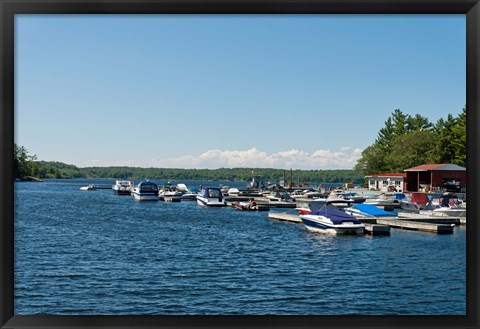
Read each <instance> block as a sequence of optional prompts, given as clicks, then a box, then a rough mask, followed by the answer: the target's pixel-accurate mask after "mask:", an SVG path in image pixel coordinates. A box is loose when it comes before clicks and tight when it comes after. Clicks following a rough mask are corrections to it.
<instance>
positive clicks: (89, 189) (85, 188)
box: [80, 184, 97, 191]
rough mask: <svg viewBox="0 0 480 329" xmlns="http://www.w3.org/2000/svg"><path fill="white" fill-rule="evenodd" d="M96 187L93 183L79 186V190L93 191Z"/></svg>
mask: <svg viewBox="0 0 480 329" xmlns="http://www.w3.org/2000/svg"><path fill="white" fill-rule="evenodd" d="M96 189H97V186H96V185H95V184H90V185H87V186H82V187H80V191H95V190H96Z"/></svg>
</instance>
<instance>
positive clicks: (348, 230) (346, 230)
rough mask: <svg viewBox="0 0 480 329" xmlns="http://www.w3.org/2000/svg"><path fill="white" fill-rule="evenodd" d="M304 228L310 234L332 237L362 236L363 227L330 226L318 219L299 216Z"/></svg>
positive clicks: (355, 225)
mask: <svg viewBox="0 0 480 329" xmlns="http://www.w3.org/2000/svg"><path fill="white" fill-rule="evenodd" d="M300 219H301V220H302V222H303V224H304V225H305V228H306V229H307V230H309V231H312V232H318V233H326V234H333V235H362V234H364V230H365V226H364V225H363V224H345V223H342V224H330V223H328V222H326V221H323V220H321V219H319V218H315V217H311V216H308V215H306V216H300Z"/></svg>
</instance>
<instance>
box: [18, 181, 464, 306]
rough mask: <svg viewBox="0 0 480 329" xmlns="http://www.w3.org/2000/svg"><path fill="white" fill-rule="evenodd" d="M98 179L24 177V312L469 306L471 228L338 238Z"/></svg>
mask: <svg viewBox="0 0 480 329" xmlns="http://www.w3.org/2000/svg"><path fill="white" fill-rule="evenodd" d="M90 182H93V181H87V180H60V181H49V182H44V183H16V185H15V190H16V194H15V210H16V212H15V313H16V314H90V315H99V314H106V315H128V314H145V315H146V314H156V315H168V314H181V315H184V314H195V315H200V314H202V315H203V314H212V315H218V314H250V315H253V314H276V315H294V314H299V315H307V314H312V315H327V314H432V315H437V314H465V309H466V302H465V300H466V284H465V230H466V229H465V228H464V227H456V228H455V230H454V234H453V235H435V234H430V233H420V232H411V231H402V230H395V229H392V232H391V236H389V237H373V238H372V237H368V236H365V237H364V236H361V237H353V236H346V237H342V236H338V237H337V236H329V235H321V234H315V233H309V232H307V231H305V228H304V226H303V225H300V224H289V223H284V222H277V221H272V220H269V219H268V218H267V212H239V211H236V210H234V209H232V208H214V209H210V208H201V207H199V206H197V205H196V203H195V202H192V201H191V202H187V201H186V202H183V201H182V202H181V203H167V202H153V203H152V202H135V201H134V200H133V198H132V197H130V196H116V195H114V194H113V192H112V191H111V190H97V191H89V192H86V191H79V187H80V186H83V185H87V184H88V183H90ZM96 182H97V183H104V184H107V183H108V184H110V183H112V181H96ZM185 183H187V184H188V185H189V186H190V185H191V184H189V182H188V181H187V182H185ZM209 183H210V184H209ZM209 183H206V182H204V185H213V186H218V185H217V184H216V183H212V182H209ZM192 184H193V183H192ZM230 185H231V186H238V184H234V183H231V184H230ZM241 186H244V184H241Z"/></svg>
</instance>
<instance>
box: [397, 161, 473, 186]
mask: <svg viewBox="0 0 480 329" xmlns="http://www.w3.org/2000/svg"><path fill="white" fill-rule="evenodd" d="M404 171H405V172H406V174H407V176H406V180H405V183H406V184H405V185H406V186H405V190H406V191H408V192H418V191H421V190H425V188H428V190H429V191H437V190H447V191H452V192H465V191H466V188H467V169H466V168H465V167H461V166H458V165H455V164H424V165H421V166H418V167H414V168H409V169H405V170H404Z"/></svg>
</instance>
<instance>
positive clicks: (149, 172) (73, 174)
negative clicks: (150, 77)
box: [31, 161, 363, 183]
mask: <svg viewBox="0 0 480 329" xmlns="http://www.w3.org/2000/svg"><path fill="white" fill-rule="evenodd" d="M36 164H37V165H38V167H37V171H36V172H34V173H31V176H35V177H39V178H112V179H113V178H116V179H137V180H138V179H165V180H218V181H248V180H251V179H252V176H254V175H259V176H262V180H263V181H265V182H267V181H271V182H278V181H279V180H280V179H283V178H285V182H287V183H290V182H293V183H306V182H325V183H346V182H349V183H350V182H351V183H362V182H363V174H362V173H361V172H358V171H355V170H291V171H290V170H283V169H274V168H219V169H179V168H140V167H120V166H119V167H85V168H78V167H76V166H74V165H69V164H65V163H62V162H46V161H38V162H36Z"/></svg>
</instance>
